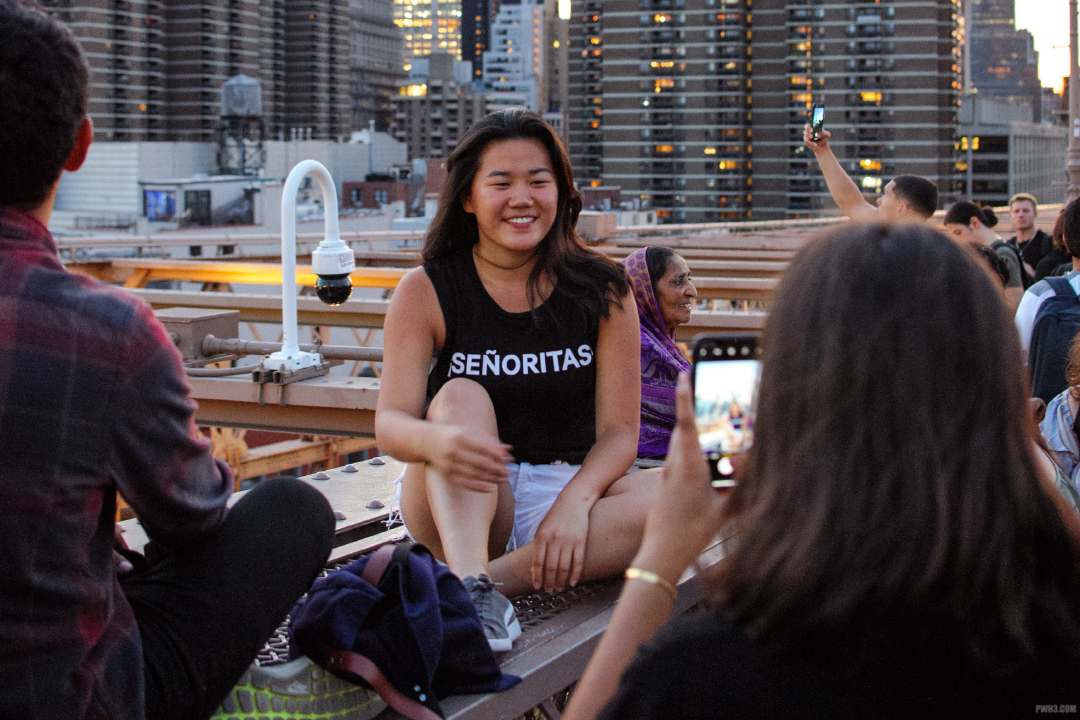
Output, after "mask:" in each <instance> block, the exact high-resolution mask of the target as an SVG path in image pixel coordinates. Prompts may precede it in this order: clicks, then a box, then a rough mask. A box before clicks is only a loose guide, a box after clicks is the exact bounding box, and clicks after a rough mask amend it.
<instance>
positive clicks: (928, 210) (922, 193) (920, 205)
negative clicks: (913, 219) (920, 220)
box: [893, 175, 938, 217]
mask: <svg viewBox="0 0 1080 720" xmlns="http://www.w3.org/2000/svg"><path fill="white" fill-rule="evenodd" d="M893 182H894V183H896V187H895V188H894V189H893V192H894V193H896V194H897V195H899V196H900V198H901V199H902V200H907V202H908V205H910V206H911V209H912V210H914V211H915V212H916V213H918V214H919V215H922V216H923V217H930V216H931V215H933V214H934V211H935V210H937V202H938V190H937V185H934V183H932V182H930V181H929V180H927V179H926V178H921V177H919V176H918V175H897V176H896V177H894V178H893Z"/></svg>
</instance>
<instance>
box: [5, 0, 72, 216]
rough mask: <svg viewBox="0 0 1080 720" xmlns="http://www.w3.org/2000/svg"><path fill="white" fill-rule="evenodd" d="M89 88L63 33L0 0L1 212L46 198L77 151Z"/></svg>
mask: <svg viewBox="0 0 1080 720" xmlns="http://www.w3.org/2000/svg"><path fill="white" fill-rule="evenodd" d="M88 85H89V72H88V70H87V67H86V61H85V60H84V59H83V55H82V51H81V50H80V49H79V45H78V43H77V42H76V40H75V38H74V37H73V36H72V35H71V33H70V32H69V31H68V29H67V28H65V27H64V26H63V25H61V24H60V23H59V22H57V21H56V20H53V19H52V18H50V17H49V16H48V15H46V14H45V13H43V12H41V11H40V10H37V9H34V8H32V7H30V6H28V5H25V4H15V3H13V2H10V0H0V128H2V129H0V168H3V171H2V172H0V207H10V208H14V209H16V210H32V209H34V208H36V207H38V206H39V205H41V203H42V202H44V201H45V199H46V198H47V197H48V195H49V191H50V189H51V188H52V186H53V183H55V182H56V178H58V177H59V176H60V171H61V170H63V168H64V163H65V162H67V159H68V156H69V155H70V154H71V150H72V148H73V147H75V139H76V137H77V135H78V132H79V125H80V124H81V123H82V119H83V116H84V115H86V101H87V88H88Z"/></svg>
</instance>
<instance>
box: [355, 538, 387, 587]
mask: <svg viewBox="0 0 1080 720" xmlns="http://www.w3.org/2000/svg"><path fill="white" fill-rule="evenodd" d="M394 548H395V546H394V545H383V546H382V547H381V548H379V549H378V550H376V551H375V552H373V553H372V554H371V557H370V558H369V559H368V561H367V565H365V566H364V572H362V573H360V577H361V578H363V580H364V581H365V582H366V583H367V584H369V585H371V586H372V587H377V586H378V585H379V581H380V580H382V576H383V573H384V572H386V567H387V565H389V564H390V558H391V557H393V555H394Z"/></svg>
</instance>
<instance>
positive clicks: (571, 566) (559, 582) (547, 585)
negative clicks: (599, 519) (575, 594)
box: [532, 492, 592, 592]
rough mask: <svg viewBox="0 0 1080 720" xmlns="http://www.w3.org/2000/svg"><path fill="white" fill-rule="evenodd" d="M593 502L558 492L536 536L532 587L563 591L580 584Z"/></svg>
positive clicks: (534, 540) (548, 590) (533, 543)
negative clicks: (567, 586) (568, 585)
mask: <svg viewBox="0 0 1080 720" xmlns="http://www.w3.org/2000/svg"><path fill="white" fill-rule="evenodd" d="M590 510H592V504H591V503H588V502H584V501H580V500H576V499H573V498H570V497H569V496H568V495H567V494H566V493H565V492H563V493H562V494H560V495H559V497H558V498H556V499H555V502H554V504H552V506H551V509H550V510H548V513H547V515H546V516H544V519H543V521H542V522H541V523H540V527H538V528H537V530H536V535H535V536H534V538H533V542H532V545H533V548H534V550H533V563H532V582H533V587H534V588H536V589H537V590H539V589H540V588H541V587H543V589H544V590H545V591H547V592H552V591H553V590H559V591H562V590H563V589H565V588H566V585H567V583H568V582H569V584H570V587H574V586H575V585H577V583H578V580H580V579H581V572H582V570H583V569H584V568H585V540H586V538H587V537H588V535H589V511H590Z"/></svg>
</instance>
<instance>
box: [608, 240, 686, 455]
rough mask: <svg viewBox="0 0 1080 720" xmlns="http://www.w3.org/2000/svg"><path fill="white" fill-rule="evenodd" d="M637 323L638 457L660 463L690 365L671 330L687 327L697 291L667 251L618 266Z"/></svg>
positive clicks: (682, 264) (651, 250)
mask: <svg viewBox="0 0 1080 720" xmlns="http://www.w3.org/2000/svg"><path fill="white" fill-rule="evenodd" d="M623 264H624V265H626V271H627V272H628V273H629V274H630V284H631V287H633V289H634V300H636V301H637V308H638V319H639V320H640V321H641V434H640V435H639V436H638V457H640V458H662V457H664V456H665V455H667V449H668V442H669V441H670V440H671V432H672V430H673V429H674V427H675V381H676V379H677V378H678V377H679V373H680V372H690V363H689V362H687V360H686V357H685V356H683V354H682V351H681V350H679V346H678V345H676V344H675V328H676V327H678V326H679V325H682V324H683V323H686V322H689V321H690V311H691V309H692V308H693V305H694V298H696V297H697V289H696V288H695V287H694V284H693V283H692V282H690V268H689V267H687V265H686V261H685V260H683V259H682V258H681V257H679V255H677V254H676V253H675V252H674V251H672V250H671V249H669V248H666V247H648V248H641V249H640V250H635V251H634V252H632V253H630V255H629V256H628V257H627V258H626V260H624V261H623Z"/></svg>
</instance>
